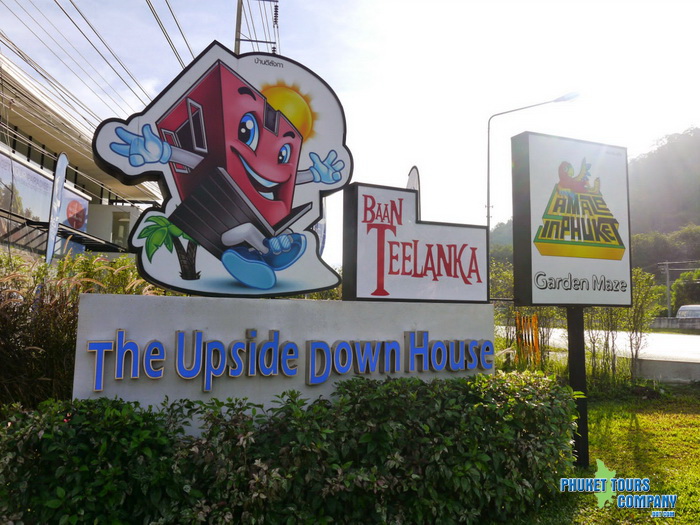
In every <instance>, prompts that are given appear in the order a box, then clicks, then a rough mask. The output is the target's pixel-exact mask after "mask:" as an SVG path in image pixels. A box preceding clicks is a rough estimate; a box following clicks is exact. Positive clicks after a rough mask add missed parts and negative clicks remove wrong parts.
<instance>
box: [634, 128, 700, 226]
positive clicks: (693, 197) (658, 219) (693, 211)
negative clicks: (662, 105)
mask: <svg viewBox="0 0 700 525" xmlns="http://www.w3.org/2000/svg"><path fill="white" fill-rule="evenodd" d="M628 172H629V195H630V222H631V227H632V233H633V234H635V233H647V232H654V231H656V232H660V233H669V232H673V231H677V230H680V229H681V228H683V227H684V226H686V225H688V224H700V129H698V128H691V129H688V130H686V131H684V132H683V133H676V134H673V135H668V136H666V137H664V138H663V139H662V140H661V141H660V143H659V145H658V147H657V148H656V149H654V150H653V151H650V152H649V153H645V154H643V155H640V156H639V157H636V158H634V159H632V160H630V161H629V163H628Z"/></svg>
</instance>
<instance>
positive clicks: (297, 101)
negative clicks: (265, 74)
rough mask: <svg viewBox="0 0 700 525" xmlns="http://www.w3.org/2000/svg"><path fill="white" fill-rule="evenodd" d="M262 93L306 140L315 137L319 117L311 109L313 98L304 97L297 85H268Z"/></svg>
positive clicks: (282, 82)
mask: <svg viewBox="0 0 700 525" xmlns="http://www.w3.org/2000/svg"><path fill="white" fill-rule="evenodd" d="M260 92H261V93H262V94H263V96H264V97H265V98H266V99H267V102H268V104H270V105H271V106H272V107H273V108H275V109H276V110H277V111H281V112H282V113H283V114H284V116H285V117H287V118H288V119H289V121H290V122H291V123H292V124H293V125H294V127H295V128H297V130H299V133H301V135H302V137H303V138H304V140H306V139H308V138H310V137H313V136H314V121H315V120H316V119H318V115H317V114H316V113H315V112H314V110H313V109H311V97H310V96H309V95H304V94H303V93H302V92H301V89H300V88H299V86H298V85H297V84H292V85H291V86H289V85H287V84H286V83H285V82H284V81H282V80H280V81H278V82H277V84H274V85H271V84H266V85H264V86H263V87H262V89H261V90H260Z"/></svg>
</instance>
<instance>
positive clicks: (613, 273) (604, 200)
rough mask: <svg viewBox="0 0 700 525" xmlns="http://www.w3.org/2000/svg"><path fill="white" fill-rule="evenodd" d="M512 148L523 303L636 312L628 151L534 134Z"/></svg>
mask: <svg viewBox="0 0 700 525" xmlns="http://www.w3.org/2000/svg"><path fill="white" fill-rule="evenodd" d="M512 144H513V210H514V216H513V238H514V246H513V250H514V253H513V262H514V273H515V300H516V303H517V304H533V305H546V304H551V305H600V306H627V305H630V304H631V300H632V299H631V298H632V279H631V266H630V225H629V201H628V184H627V151H626V149H625V148H621V147H617V146H609V145H606V144H597V143H592V142H584V141H580V140H573V139H567V138H562V137H554V136H549V135H540V134H536V133H529V132H528V133H523V134H521V135H518V136H516V137H513V139H512Z"/></svg>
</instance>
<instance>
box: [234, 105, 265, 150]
mask: <svg viewBox="0 0 700 525" xmlns="http://www.w3.org/2000/svg"><path fill="white" fill-rule="evenodd" d="M259 137H260V132H259V131H258V121H257V120H255V117H254V116H253V114H252V113H246V114H245V115H243V118H242V119H241V123H240V124H239V125H238V140H240V141H241V142H243V143H244V144H245V145H247V146H249V147H250V149H252V150H253V151H255V150H256V149H257V148H258V138H259Z"/></svg>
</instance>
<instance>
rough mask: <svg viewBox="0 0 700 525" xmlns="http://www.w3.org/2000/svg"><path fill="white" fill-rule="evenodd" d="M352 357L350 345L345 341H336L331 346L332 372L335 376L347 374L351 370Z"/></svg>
mask: <svg viewBox="0 0 700 525" xmlns="http://www.w3.org/2000/svg"><path fill="white" fill-rule="evenodd" d="M355 344H357V343H355ZM352 356H353V353H352V346H350V343H348V342H347V341H336V342H335V343H334V344H333V370H334V371H335V372H336V373H337V374H347V373H348V372H349V371H350V369H351V368H352Z"/></svg>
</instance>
